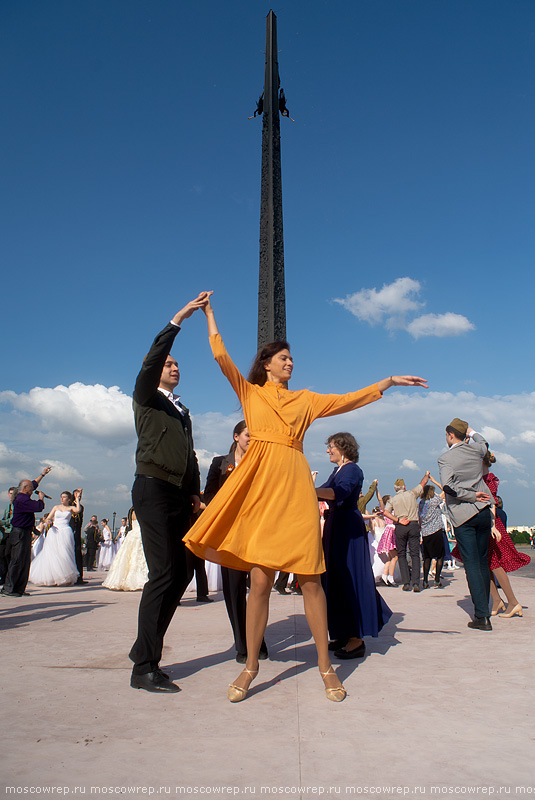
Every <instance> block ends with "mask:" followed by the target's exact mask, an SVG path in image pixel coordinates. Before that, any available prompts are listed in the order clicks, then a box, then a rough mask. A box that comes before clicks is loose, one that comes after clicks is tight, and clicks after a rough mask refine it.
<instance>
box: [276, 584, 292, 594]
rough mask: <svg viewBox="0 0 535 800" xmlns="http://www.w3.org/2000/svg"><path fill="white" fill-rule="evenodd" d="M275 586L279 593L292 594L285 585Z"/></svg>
mask: <svg viewBox="0 0 535 800" xmlns="http://www.w3.org/2000/svg"><path fill="white" fill-rule="evenodd" d="M274 588H275V590H276V591H277V592H278V593H279V594H291V592H288V591H287V590H286V589H285V588H284V587H283V586H275V587H274Z"/></svg>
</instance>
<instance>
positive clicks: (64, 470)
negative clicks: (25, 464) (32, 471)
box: [41, 458, 83, 483]
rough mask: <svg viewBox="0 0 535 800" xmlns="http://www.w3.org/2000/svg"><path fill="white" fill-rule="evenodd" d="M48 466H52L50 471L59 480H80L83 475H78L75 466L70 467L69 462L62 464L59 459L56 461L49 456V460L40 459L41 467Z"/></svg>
mask: <svg viewBox="0 0 535 800" xmlns="http://www.w3.org/2000/svg"><path fill="white" fill-rule="evenodd" d="M46 466H50V467H52V472H51V473H50V475H51V476H53V477H54V478H55V479H56V480H59V481H64V482H65V481H70V482H71V483H72V482H73V481H78V480H82V479H83V476H82V475H80V473H79V472H78V470H77V469H76V468H75V467H71V466H70V464H63V463H62V462H61V461H56V460H55V459H53V458H51V459H50V460H49V461H47V460H46V459H45V460H44V461H43V460H42V461H41V467H46Z"/></svg>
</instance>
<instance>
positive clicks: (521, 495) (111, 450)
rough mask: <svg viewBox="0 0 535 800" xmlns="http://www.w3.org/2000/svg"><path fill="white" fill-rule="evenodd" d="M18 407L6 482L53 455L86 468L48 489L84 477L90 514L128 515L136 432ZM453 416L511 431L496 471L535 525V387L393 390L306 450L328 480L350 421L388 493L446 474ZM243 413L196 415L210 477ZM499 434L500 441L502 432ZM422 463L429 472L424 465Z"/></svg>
mask: <svg viewBox="0 0 535 800" xmlns="http://www.w3.org/2000/svg"><path fill="white" fill-rule="evenodd" d="M14 414H15V416H16V415H19V416H20V415H21V412H19V411H16V412H13V411H12V410H11V409H10V408H9V407H7V406H6V405H4V406H0V440H1V441H3V443H4V444H3V445H1V444H0V489H1V490H2V491H4V492H5V490H6V489H7V488H8V487H9V486H11V485H13V484H14V483H16V482H18V480H20V478H23V477H34V476H35V475H37V474H38V473H39V472H40V470H41V469H42V466H43V465H44V464H45V463H48V460H49V459H52V460H53V461H54V462H56V463H57V464H58V465H63V466H65V467H66V468H72V469H73V470H76V471H77V473H79V474H80V475H82V476H83V478H82V479H80V478H77V479H74V480H71V479H70V477H71V475H72V474H74V473H70V474H69V476H68V477H67V476H66V477H65V478H59V476H58V472H57V470H53V471H52V472H51V473H50V476H49V477H47V478H46V485H44V489H45V491H46V492H47V494H50V495H52V496H53V498H54V501H53V502H55V501H56V500H57V498H58V495H59V491H61V490H63V489H65V488H69V489H72V488H74V487H76V486H83V488H84V505H85V509H86V515H91V514H93V513H95V514H97V515H98V516H99V517H102V516H104V517H109V518H111V516H112V514H113V511H116V512H117V514H118V515H119V516H123V514H125V513H126V512H127V510H128V508H129V505H130V488H131V486H132V482H133V476H134V466H133V460H132V454H133V451H134V449H135V437H134V436H131V437H130V438H129V439H128V441H125V442H124V443H121V442H120V441H117V440H116V441H115V444H114V442H113V441H108V440H105V441H99V440H98V439H97V438H96V437H95V436H93V433H92V431H93V426H92V425H88V426H87V428H86V430H87V431H88V433H87V434H86V435H83V434H82V433H80V434H79V435H76V436H75V435H73V434H72V433H69V432H66V434H65V435H58V433H57V430H56V428H55V427H54V426H52V428H51V429H50V430H49V429H48V428H46V427H43V425H42V423H41V417H39V416H37V415H30V414H25V416H24V419H23V420H22V422H23V423H24V424H14V420H13V416H14ZM453 417H461V419H465V420H468V422H469V423H470V425H471V426H472V427H473V428H475V429H476V430H479V431H482V430H486V429H493V430H494V431H498V432H499V433H501V434H502V435H503V437H505V440H506V441H507V453H506V454H503V455H502V454H501V453H497V454H496V456H497V459H498V461H497V463H496V465H495V467H494V468H493V471H494V472H495V473H496V475H498V477H499V478H500V479H501V481H502V483H501V489H502V497H503V499H504V503H505V507H506V511H507V513H508V515H509V519H510V521H511V524H512V525H524V524H526V525H527V524H532V525H533V524H535V513H534V510H533V506H532V504H531V502H530V498H531V495H530V493H529V492H528V491H526V489H525V488H524V486H523V485H521V484H520V483H519V480H518V479H519V478H520V479H522V480H526V481H528V482H529V484H530V486H531V485H533V482H534V480H535V448H533V447H529V446H528V447H526V442H525V441H524V440H523V439H521V438H520V435H519V434H520V432H522V435H523V436H524V439H525V438H527V437H526V436H525V434H526V432H529V431H535V393H532V394H529V393H524V394H516V395H515V394H511V395H502V396H499V395H497V396H494V397H488V396H484V395H477V394H476V393H474V392H470V391H462V392H458V393H455V394H454V393H452V392H429V391H427V392H424V391H419V392H418V391H414V390H408V391H407V390H405V391H404V390H395V389H392V390H390V391H388V392H386V393H385V396H384V398H383V399H382V400H380V401H379V402H377V403H372V404H371V405H369V406H366V407H365V408H362V409H359V410H358V411H353V412H351V413H349V414H346V415H343V417H342V418H340V419H339V418H337V419H332V418H327V419H322V420H317V421H316V422H315V423H314V424H313V425H312V427H311V428H310V430H309V432H308V433H307V435H306V438H305V455H306V456H307V458H308V459H309V463H310V467H311V469H314V470H318V471H319V473H320V474H319V476H318V482H317V485H318V486H319V485H320V484H321V483H323V482H324V481H325V480H326V479H327V477H328V475H329V474H330V472H331V471H332V465H331V463H330V461H329V458H328V456H327V455H326V453H325V447H324V442H325V440H326V438H327V437H328V436H329V435H330V434H332V433H334V432H335V431H337V430H348V431H350V432H351V433H353V434H354V435H355V436H356V438H357V440H358V442H359V444H360V466H361V467H362V469H363V471H364V474H365V480H366V481H368V485H369V482H371V480H372V479H373V478H378V479H379V486H380V491H381V493H382V494H392V493H393V491H394V487H393V483H394V481H395V480H396V479H397V478H399V477H400V476H402V477H404V478H405V479H406V480H407V482H408V484H409V483H410V476H411V475H412V476H413V479H414V482H415V483H416V480H418V479H419V478H420V477H421V475H423V473H424V471H425V470H426V469H429V470H430V471H431V474H432V475H433V476H434V477H435V478H438V477H439V476H438V474H437V456H438V455H439V454H440V453H441V452H442V451H443V450H444V449H445V447H446V444H445V438H444V428H445V426H446V425H447V424H448V423H449V421H450V420H451V419H453ZM239 419H240V413H239V412H235V413H233V414H228V415H224V414H222V413H206V414H197V415H195V416H194V417H193V432H194V437H195V447H196V450H197V453H198V457H199V462H200V466H201V473H202V483H203V485H204V481H205V479H206V472H207V469H208V467H209V464H210V462H211V459H212V457H213V456H214V454H218V455H220V454H223V453H227V452H228V450H229V447H230V444H231V442H232V430H233V428H234V426H235V425H236V423H237V422H238V421H239ZM18 421H19V422H21V420H18ZM489 441H490V442H491V443H492V441H493V437H492V436H489ZM494 441H496V437H494ZM502 446H503V445H502ZM493 449H494V448H493ZM409 464H414V465H415V468H413V469H411V468H410V466H409ZM399 465H403V466H402V467H401V471H400V466H399ZM417 469H419V470H420V474H416V470H417ZM403 470H404V471H405V474H403ZM56 482H57V485H56ZM48 488H50V491H48ZM4 497H5V494H4ZM47 504H48V501H47Z"/></svg>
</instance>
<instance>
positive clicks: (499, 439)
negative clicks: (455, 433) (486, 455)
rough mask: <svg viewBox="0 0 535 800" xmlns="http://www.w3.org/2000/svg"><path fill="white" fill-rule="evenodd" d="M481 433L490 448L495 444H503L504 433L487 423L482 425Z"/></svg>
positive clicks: (504, 439)
mask: <svg viewBox="0 0 535 800" xmlns="http://www.w3.org/2000/svg"><path fill="white" fill-rule="evenodd" d="M481 435H482V436H484V437H485V439H486V440H487V442H488V443H489V445H490V448H491V450H492V448H493V447H494V445H495V444H503V442H505V441H506V437H505V435H504V434H503V433H502V432H501V431H499V430H498V428H491V427H490V426H489V425H484V426H483V427H482V428H481Z"/></svg>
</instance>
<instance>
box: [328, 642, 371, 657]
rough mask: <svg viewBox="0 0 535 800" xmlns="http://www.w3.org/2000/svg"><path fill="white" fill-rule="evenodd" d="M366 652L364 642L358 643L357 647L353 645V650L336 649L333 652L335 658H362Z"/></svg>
mask: <svg viewBox="0 0 535 800" xmlns="http://www.w3.org/2000/svg"><path fill="white" fill-rule="evenodd" d="M365 653H366V645H365V644H364V642H362V644H359V646H358V647H354V648H353V650H343V649H342V650H337V651H336V652H335V654H334V655H335V658H342V659H344V658H364V655H365Z"/></svg>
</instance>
